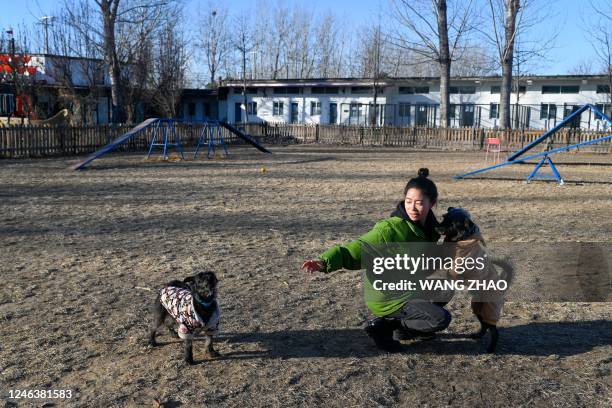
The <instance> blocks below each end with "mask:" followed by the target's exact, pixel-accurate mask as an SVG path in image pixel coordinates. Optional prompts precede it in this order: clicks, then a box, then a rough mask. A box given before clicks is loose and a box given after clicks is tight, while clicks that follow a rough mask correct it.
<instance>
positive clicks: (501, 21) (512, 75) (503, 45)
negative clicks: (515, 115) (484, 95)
mask: <svg viewBox="0 0 612 408" xmlns="http://www.w3.org/2000/svg"><path fill="white" fill-rule="evenodd" d="M486 10H487V11H488V16H487V17H486V18H487V20H488V23H487V22H486V21H483V23H482V24H481V27H482V28H481V29H480V30H479V31H480V34H481V35H482V37H483V39H484V41H485V43H488V44H489V45H490V46H491V47H493V48H494V49H495V51H496V59H495V62H496V65H497V66H498V67H499V68H500V69H501V74H502V85H501V91H500V127H502V128H510V127H511V120H510V118H511V109H510V108H511V95H512V92H513V90H514V91H515V94H516V101H515V103H516V104H517V105H518V102H519V98H520V92H519V90H520V82H521V77H522V76H523V75H524V74H525V73H526V72H528V71H529V69H530V65H531V64H532V63H534V61H538V62H539V63H541V62H542V61H546V59H547V55H546V54H547V52H548V51H549V50H550V48H552V46H553V45H554V42H555V40H556V37H557V34H558V32H557V27H554V26H552V25H549V26H548V27H547V30H546V31H545V32H543V31H542V30H541V24H542V21H552V20H553V19H552V9H551V7H550V5H549V3H548V2H542V1H538V0H523V1H522V2H521V1H519V0H487V8H486Z"/></svg>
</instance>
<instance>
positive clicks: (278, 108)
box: [272, 102, 283, 116]
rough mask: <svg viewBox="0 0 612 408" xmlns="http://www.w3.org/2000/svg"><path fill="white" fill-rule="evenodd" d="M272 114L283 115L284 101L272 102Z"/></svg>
mask: <svg viewBox="0 0 612 408" xmlns="http://www.w3.org/2000/svg"><path fill="white" fill-rule="evenodd" d="M272 115H274V116H283V103H282V102H274V103H273V104H272Z"/></svg>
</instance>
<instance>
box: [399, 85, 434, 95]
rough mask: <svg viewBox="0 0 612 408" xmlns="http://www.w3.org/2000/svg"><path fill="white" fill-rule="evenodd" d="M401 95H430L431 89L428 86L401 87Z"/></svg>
mask: <svg viewBox="0 0 612 408" xmlns="http://www.w3.org/2000/svg"><path fill="white" fill-rule="evenodd" d="M399 93H400V94H404V95H412V94H428V93H429V87H428V86H400V87H399Z"/></svg>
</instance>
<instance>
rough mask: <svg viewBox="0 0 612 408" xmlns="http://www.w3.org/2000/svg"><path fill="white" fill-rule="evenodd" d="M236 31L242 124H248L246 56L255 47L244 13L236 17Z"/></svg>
mask: <svg viewBox="0 0 612 408" xmlns="http://www.w3.org/2000/svg"><path fill="white" fill-rule="evenodd" d="M235 25H236V27H238V29H237V30H236V32H235V36H234V40H233V42H232V44H233V46H234V47H235V48H236V49H237V50H238V52H239V53H240V60H241V62H242V95H243V97H244V98H243V101H244V120H243V122H244V123H247V122H248V116H249V115H248V107H247V55H248V54H249V53H250V52H251V51H253V50H254V49H255V47H256V43H255V42H254V33H253V27H252V22H251V20H250V19H249V17H248V15H247V14H246V13H242V14H240V15H239V16H237V17H236V22H235Z"/></svg>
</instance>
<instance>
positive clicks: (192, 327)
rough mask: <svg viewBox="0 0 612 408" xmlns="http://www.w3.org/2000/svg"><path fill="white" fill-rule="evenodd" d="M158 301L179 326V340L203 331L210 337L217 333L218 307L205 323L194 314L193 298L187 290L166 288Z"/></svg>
mask: <svg viewBox="0 0 612 408" xmlns="http://www.w3.org/2000/svg"><path fill="white" fill-rule="evenodd" d="M160 301H161V304H162V305H163V306H164V308H165V309H166V310H167V311H168V313H169V314H170V315H171V316H172V317H173V318H174V320H176V322H177V323H179V324H180V326H179V330H178V335H179V337H180V338H181V339H190V338H193V336H194V334H196V333H198V332H199V331H201V330H205V334H206V335H208V336H212V335H215V334H217V333H218V330H219V317H220V315H221V311H220V310H219V305H218V304H217V307H216V309H215V311H214V312H213V314H212V316H211V317H210V319H208V321H207V322H205V321H204V320H202V318H201V317H200V316H199V315H198V314H197V313H196V310H195V308H194V307H193V296H192V295H191V292H190V291H189V290H188V289H183V288H177V287H173V286H168V287H167V288H163V289H162V290H161V293H160Z"/></svg>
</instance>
